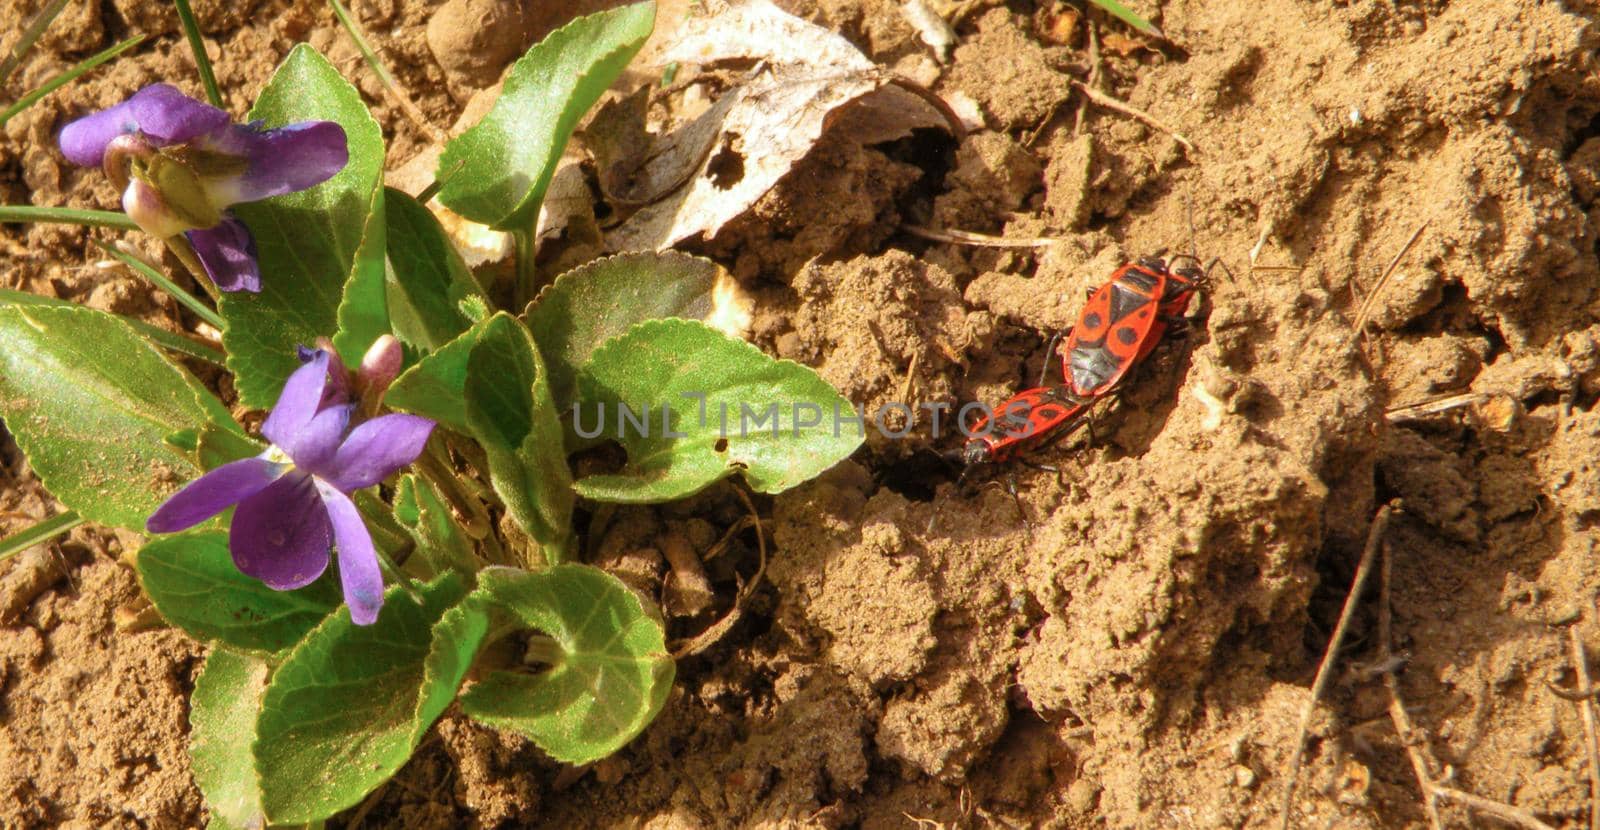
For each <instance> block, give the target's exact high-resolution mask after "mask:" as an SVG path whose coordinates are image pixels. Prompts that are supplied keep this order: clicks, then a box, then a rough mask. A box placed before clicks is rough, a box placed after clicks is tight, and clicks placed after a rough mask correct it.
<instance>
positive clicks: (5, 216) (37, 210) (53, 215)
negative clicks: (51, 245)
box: [0, 205, 139, 231]
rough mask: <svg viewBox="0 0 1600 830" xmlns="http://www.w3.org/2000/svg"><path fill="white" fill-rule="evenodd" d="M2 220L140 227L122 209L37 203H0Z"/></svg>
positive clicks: (0, 220)
mask: <svg viewBox="0 0 1600 830" xmlns="http://www.w3.org/2000/svg"><path fill="white" fill-rule="evenodd" d="M0 222H60V223H62V224H66V225H88V226H90V227H98V228H115V229H117V230H125V231H136V230H138V229H139V226H138V225H136V224H134V222H133V220H132V219H129V218H128V214H126V213H122V212H120V211H112V210H79V209H77V208H64V207H38V206H36V205H0Z"/></svg>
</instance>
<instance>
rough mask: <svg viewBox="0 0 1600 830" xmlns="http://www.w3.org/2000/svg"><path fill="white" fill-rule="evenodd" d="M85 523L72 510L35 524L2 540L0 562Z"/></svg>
mask: <svg viewBox="0 0 1600 830" xmlns="http://www.w3.org/2000/svg"><path fill="white" fill-rule="evenodd" d="M83 523H84V518H83V517H82V516H79V515H78V514H77V513H75V512H73V511H71V510H66V511H62V512H60V513H57V514H56V515H54V516H51V517H50V518H48V519H45V520H44V521H41V522H39V523H37V524H35V525H34V526H33V527H30V528H28V529H27V530H23V531H19V532H17V533H13V534H11V535H10V536H7V537H6V538H4V539H0V562H3V561H5V560H6V559H7V558H9V557H10V556H12V555H13V554H17V553H21V552H22V551H25V550H27V549H28V548H31V547H33V546H34V545H37V544H39V543H40V542H46V541H49V540H50V539H52V538H54V537H56V536H60V535H61V534H63V533H66V532H67V531H69V530H71V529H73V528H75V527H77V526H78V525H81V524H83Z"/></svg>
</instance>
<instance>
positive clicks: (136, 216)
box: [122, 179, 192, 239]
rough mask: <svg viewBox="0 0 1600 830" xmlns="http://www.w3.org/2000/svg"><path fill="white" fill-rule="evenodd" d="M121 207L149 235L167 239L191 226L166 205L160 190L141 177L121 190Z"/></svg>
mask: <svg viewBox="0 0 1600 830" xmlns="http://www.w3.org/2000/svg"><path fill="white" fill-rule="evenodd" d="M122 209H123V211H124V212H126V213H127V214H128V218H129V219H132V220H133V222H134V224H136V225H138V226H139V228H140V229H141V230H143V231H144V232H145V233H148V234H150V235H151V236H154V237H157V238H159V239H169V238H171V237H174V236H177V235H178V234H180V233H183V232H184V231H186V230H189V228H190V227H192V226H191V225H190V224H189V223H187V222H185V221H183V219H182V218H181V217H179V216H178V215H177V214H176V213H173V212H172V210H171V209H170V208H169V207H168V206H167V200H166V199H164V198H162V196H161V191H159V190H156V189H155V188H154V187H152V186H151V185H150V184H149V183H147V182H145V181H144V180H142V179H132V180H130V181H129V182H128V189H127V190H124V191H122Z"/></svg>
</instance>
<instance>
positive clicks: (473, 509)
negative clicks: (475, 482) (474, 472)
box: [417, 442, 511, 565]
mask: <svg viewBox="0 0 1600 830" xmlns="http://www.w3.org/2000/svg"><path fill="white" fill-rule="evenodd" d="M417 467H418V469H419V470H420V471H421V472H422V477H423V478H425V479H427V480H428V481H429V482H430V483H432V484H433V486H434V487H435V488H436V489H437V490H438V491H439V493H440V494H441V495H443V496H444V498H445V501H448V502H450V506H451V507H454V508H455V510H456V512H457V513H460V514H461V515H462V516H463V517H464V518H465V519H466V520H467V524H466V526H465V527H464V528H462V529H463V530H465V531H466V534H467V538H469V539H472V540H473V541H475V542H482V543H483V546H484V548H485V549H486V552H487V553H488V554H489V561H490V562H494V563H495V564H499V565H508V564H511V562H510V560H508V559H506V552H505V548H503V547H501V545H500V538H499V537H498V536H496V535H495V532H494V524H493V523H492V522H490V521H489V511H488V510H487V509H486V508H485V507H484V506H483V502H482V501H480V500H478V499H477V498H475V497H473V496H472V495H470V494H468V493H467V492H466V491H465V490H464V489H462V487H461V480H460V479H459V478H458V477H457V476H456V472H455V470H454V469H453V468H452V467H451V465H450V463H449V461H448V460H447V459H446V458H445V457H444V455H443V450H442V448H441V447H440V445H439V444H435V443H432V442H429V444H428V448H427V449H426V450H424V451H423V453H422V456H421V457H420V458H418V459H417Z"/></svg>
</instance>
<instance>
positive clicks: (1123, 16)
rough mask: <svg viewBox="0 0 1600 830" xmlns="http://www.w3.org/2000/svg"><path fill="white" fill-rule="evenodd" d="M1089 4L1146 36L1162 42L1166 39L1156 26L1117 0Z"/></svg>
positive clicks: (1102, 0) (1103, 0) (1098, 0)
mask: <svg viewBox="0 0 1600 830" xmlns="http://www.w3.org/2000/svg"><path fill="white" fill-rule="evenodd" d="M1091 2H1093V3H1094V4H1095V5H1096V6H1099V7H1100V8H1102V9H1105V10H1106V11H1108V12H1110V13H1111V15H1112V16H1113V17H1115V18H1117V19H1118V20H1121V21H1122V22H1123V23H1126V24H1128V25H1129V26H1132V27H1133V28H1135V29H1138V30H1139V31H1141V32H1144V33H1145V34H1147V35H1151V36H1152V37H1158V38H1161V39H1162V40H1166V39H1167V36H1166V35H1165V34H1162V32H1161V30H1160V29H1159V28H1156V24H1154V23H1151V22H1150V21H1148V20H1145V19H1144V18H1142V17H1140V16H1139V15H1138V13H1137V12H1135V11H1134V10H1133V9H1130V8H1128V7H1127V6H1124V5H1122V4H1121V3H1118V2H1117V0H1091Z"/></svg>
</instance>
